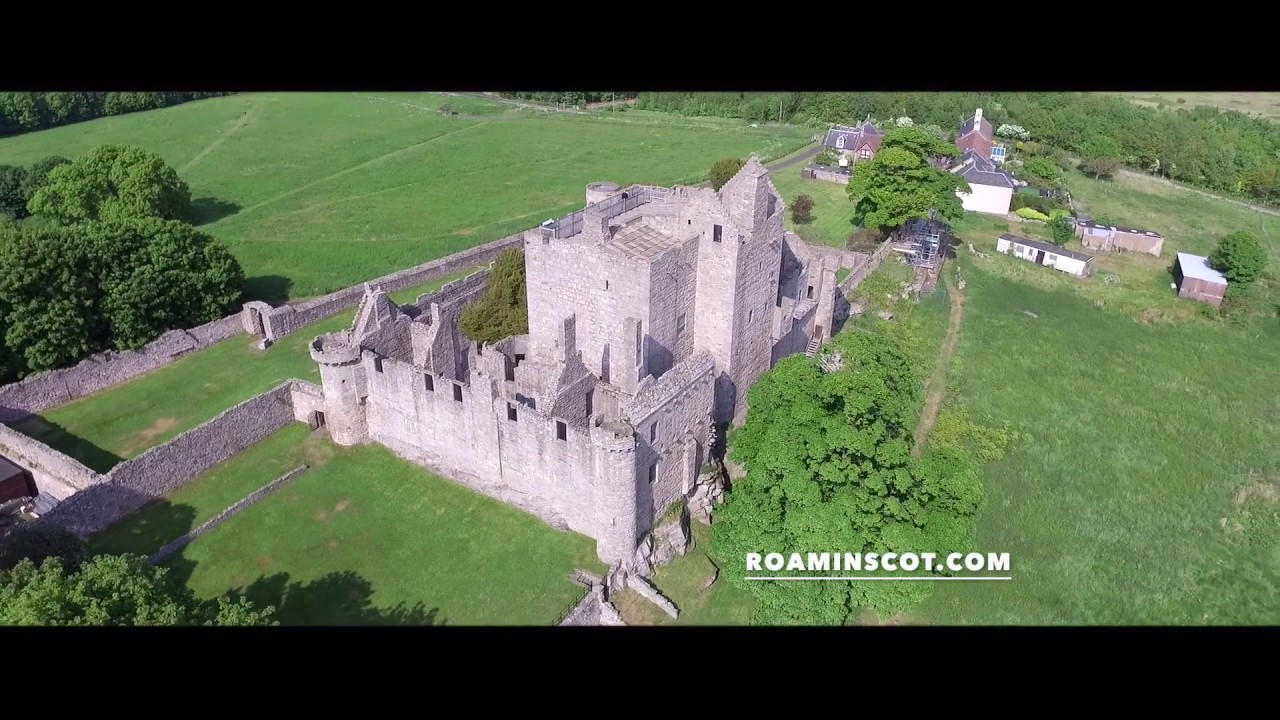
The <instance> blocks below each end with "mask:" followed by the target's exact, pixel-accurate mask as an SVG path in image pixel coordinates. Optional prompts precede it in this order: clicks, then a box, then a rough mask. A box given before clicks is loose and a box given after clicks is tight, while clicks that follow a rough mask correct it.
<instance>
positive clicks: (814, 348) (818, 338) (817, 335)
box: [804, 327, 823, 357]
mask: <svg viewBox="0 0 1280 720" xmlns="http://www.w3.org/2000/svg"><path fill="white" fill-rule="evenodd" d="M822 336H823V330H822V328H821V327H818V328H816V329H815V331H814V333H813V338H812V339H811V340H809V347H807V348H805V351H804V355H805V357H813V356H814V355H817V354H818V349H819V348H821V347H822Z"/></svg>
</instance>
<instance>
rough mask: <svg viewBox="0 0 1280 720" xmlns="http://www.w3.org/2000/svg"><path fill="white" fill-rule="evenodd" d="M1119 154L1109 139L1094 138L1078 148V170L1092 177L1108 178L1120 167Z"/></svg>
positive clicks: (1114, 144) (1112, 141)
mask: <svg viewBox="0 0 1280 720" xmlns="http://www.w3.org/2000/svg"><path fill="white" fill-rule="evenodd" d="M1120 152H1121V151H1120V146H1119V145H1117V144H1116V142H1115V141H1114V140H1112V139H1111V138H1109V137H1104V136H1101V135H1099V136H1097V137H1094V138H1093V139H1091V140H1089V142H1087V143H1085V144H1084V145H1082V146H1081V147H1080V170H1081V171H1083V172H1085V173H1087V174H1089V175H1093V176H1094V177H1109V176H1111V175H1112V174H1114V173H1115V171H1116V170H1117V169H1119V167H1120Z"/></svg>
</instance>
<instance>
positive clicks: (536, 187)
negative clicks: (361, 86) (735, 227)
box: [0, 93, 810, 302]
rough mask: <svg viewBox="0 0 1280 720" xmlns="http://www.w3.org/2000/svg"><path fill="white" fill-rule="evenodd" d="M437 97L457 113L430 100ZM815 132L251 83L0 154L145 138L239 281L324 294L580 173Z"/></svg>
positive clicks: (71, 150)
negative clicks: (286, 89)
mask: <svg viewBox="0 0 1280 720" xmlns="http://www.w3.org/2000/svg"><path fill="white" fill-rule="evenodd" d="M445 104H448V105H449V106H451V107H452V108H453V110H454V112H456V113H457V114H456V115H450V116H446V115H443V114H441V112H440V111H439V109H440V107H441V106H442V105H445ZM809 134H810V133H809V131H808V130H806V129H804V128H797V127H786V126H765V127H759V128H752V127H749V126H748V125H747V124H746V123H742V122H740V121H730V120H722V119H712V118H688V119H685V118H677V117H674V116H668V115H665V114H661V113H652V112H645V111H637V110H628V111H627V112H620V113H619V112H600V113H595V114H581V115H577V114H547V113H541V112H533V111H522V110H516V109H513V108H511V107H510V106H507V105H500V104H497V103H488V102H486V101H483V100H478V99H471V98H462V97H449V96H445V95H437V94H433V93H371V94H362V93H252V94H244V95H233V96H229V97H221V98H211V99H207V100H200V101H196V102H191V103H186V104H183V105H178V106H175V107H170V108H165V109H162V110H154V111H150V112H143V113H133V114H129V115H123V116H118V117H110V118H103V119H99V120H93V121H89V122H84V123H77V124H74V125H69V126H66V127H60V128H54V129H50V130H45V131H41V132H35V133H29V134H25V135H19V136H16V137H13V138H7V139H3V140H0V164H26V163H30V162H33V161H35V160H38V159H40V158H43V157H45V156H48V155H51V154H60V155H64V156H68V157H74V156H76V155H78V154H80V153H83V152H85V151H87V150H89V149H91V148H93V147H94V146H96V145H99V144H103V143H128V144H134V145H139V146H141V147H144V148H146V149H148V150H152V151H154V152H156V153H158V154H159V155H160V156H161V157H163V158H164V159H165V160H166V161H167V162H169V163H170V164H171V165H173V166H174V167H175V168H177V169H178V172H179V174H180V175H181V177H182V178H183V179H184V180H185V181H186V182H187V183H188V184H189V185H190V187H191V192H192V197H193V199H194V202H195V204H196V207H197V210H198V212H199V213H200V215H201V218H202V220H201V222H202V227H203V229H204V230H206V231H207V232H209V233H210V234H212V235H213V236H214V237H216V238H218V239H220V240H222V241H223V242H225V243H227V245H228V246H229V247H230V248H231V250H232V252H233V253H234V254H235V255H236V257H237V258H238V259H239V260H240V262H241V264H242V265H243V267H244V269H245V274H246V277H247V278H248V295H249V296H250V297H251V298H255V299H264V300H268V301H270V302H280V301H282V300H285V299H297V298H300V297H309V296H314V295H320V294H323V293H326V292H330V291H333V290H337V289H339V288H342V287H346V286H349V285H352V284H354V283H357V282H360V281H363V280H367V279H370V278H374V277H378V276H380V275H384V274H386V273H388V272H392V271H394V270H398V269H401V268H405V267H409V266H412V265H417V264H420V263H423V262H426V261H428V260H432V259H434V258H437V257H441V256H443V255H448V254H450V253H454V252H457V251H459V250H464V249H466V248H468V247H471V246H474V245H477V244H480V243H483V242H488V241H490V240H495V239H497V238H500V237H502V236H504V235H508V234H510V233H512V232H515V231H517V230H520V229H522V228H527V227H531V226H533V225H536V224H538V223H539V222H540V221H542V220H544V219H546V218H548V217H555V216H557V215H559V214H563V213H566V212H571V211H573V210H575V209H578V208H580V207H582V205H583V204H584V203H585V189H584V188H585V186H586V184H587V183H589V182H592V181H596V180H612V181H615V182H619V183H623V184H626V183H633V182H639V183H659V184H671V183H675V182H690V181H694V180H699V179H701V178H702V177H703V176H705V173H706V172H707V170H708V169H709V168H710V167H711V164H712V163H714V162H715V161H716V160H718V159H719V158H722V157H727V156H743V157H745V156H746V155H748V154H750V153H753V152H754V153H757V154H759V155H761V156H762V157H763V158H764V159H772V158H776V157H780V156H782V155H784V154H786V153H788V152H791V151H793V150H795V149H796V148H798V147H800V146H801V145H803V144H805V143H806V142H807V141H808V139H809Z"/></svg>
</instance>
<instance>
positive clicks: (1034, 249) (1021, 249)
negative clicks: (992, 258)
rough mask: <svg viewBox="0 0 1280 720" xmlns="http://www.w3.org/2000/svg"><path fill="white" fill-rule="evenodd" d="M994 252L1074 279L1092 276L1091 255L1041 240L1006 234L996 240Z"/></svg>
mask: <svg viewBox="0 0 1280 720" xmlns="http://www.w3.org/2000/svg"><path fill="white" fill-rule="evenodd" d="M996 250H999V251H1000V252H1002V253H1004V254H1006V255H1013V256H1014V257H1017V258H1022V259H1023V260H1029V261H1031V262H1033V263H1035V264H1037V265H1044V266H1045V267H1051V268H1053V269H1055V270H1061V271H1062V272H1064V273H1067V274H1068V275H1075V276H1076V277H1088V276H1090V275H1092V274H1093V256H1092V255H1085V254H1084V253H1078V252H1072V251H1070V250H1067V249H1065V248H1062V247H1059V246H1057V245H1054V244H1053V243H1047V242H1045V241H1043V240H1031V239H1028V238H1024V237H1019V236H1017V235H1010V234H1008V233H1006V234H1004V235H1001V236H1000V237H999V238H998V239H997V240H996Z"/></svg>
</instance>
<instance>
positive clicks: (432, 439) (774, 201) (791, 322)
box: [268, 158, 856, 582]
mask: <svg viewBox="0 0 1280 720" xmlns="http://www.w3.org/2000/svg"><path fill="white" fill-rule="evenodd" d="M589 192H590V195H589V197H588V202H589V204H588V205H587V207H586V208H585V209H584V210H581V211H579V212H576V213H572V214H570V215H567V216H565V217H563V218H560V219H558V220H556V221H553V222H548V223H545V224H544V225H543V226H540V227H539V228H537V229H534V230H530V231H527V232H525V233H524V234H523V239H522V242H523V247H524V254H525V267H526V287H527V293H528V297H527V301H528V308H529V332H528V334H527V335H520V336H516V337H509V338H505V339H502V340H500V341H498V342H494V343H491V344H487V345H484V346H477V345H476V343H474V342H472V341H471V340H470V339H469V338H467V337H466V336H465V335H464V334H463V333H462V332H461V330H460V329H459V327H458V321H459V318H460V316H461V313H462V310H463V309H464V308H465V307H466V306H467V305H468V304H469V303H471V302H474V301H475V299H476V298H478V297H479V296H480V294H481V293H482V292H483V290H484V288H485V286H486V284H487V282H488V273H487V272H485V273H477V274H476V275H473V276H471V277H469V278H466V279H465V280H463V281H460V282H458V283H455V284H451V286H448V287H446V288H444V289H443V290H442V291H441V292H440V293H435V294H432V295H430V296H426V297H424V298H421V299H419V301H418V302H417V303H414V304H412V305H407V306H403V307H401V306H397V305H396V304H395V303H393V302H391V301H390V299H389V298H388V297H387V295H386V290H387V288H386V287H383V286H380V285H379V284H377V283H370V284H368V285H366V286H364V287H363V288H362V289H361V293H362V299H361V301H360V302H361V304H360V310H359V311H358V313H357V320H356V322H355V323H354V324H353V326H352V327H351V328H349V329H348V330H345V331H342V332H338V333H332V334H329V335H325V336H321V337H319V338H316V339H315V341H314V342H313V344H312V357H313V358H314V359H315V360H316V362H317V363H318V364H319V365H320V375H321V393H320V394H321V395H322V398H317V397H316V396H315V393H314V392H313V391H312V390H309V389H307V388H306V387H305V386H302V385H298V386H296V389H295V390H294V391H293V407H294V412H295V417H296V418H298V419H304V418H306V419H307V421H308V422H310V423H311V424H312V425H313V427H314V426H318V425H319V424H320V419H319V418H320V415H321V414H323V418H324V420H323V422H324V424H325V425H326V426H327V427H328V429H329V432H330V437H331V438H332V439H333V440H334V441H335V442H337V443H339V444H344V445H351V444H358V443H365V442H376V443H379V444H382V445H384V446H386V447H388V448H390V449H391V450H392V451H394V452H396V453H397V454H399V455H401V456H402V457H405V458H408V459H410V460H412V461H414V462H418V463H420V464H423V465H426V466H428V467H431V468H433V469H435V470H436V471H438V472H442V473H444V474H446V475H449V476H451V477H453V478H455V479H457V480H459V481H460V482H463V483H464V484H467V485H468V486H470V487H472V488H474V489H476V490H478V491H480V492H483V493H485V494H488V495H491V496H493V497H497V498H500V499H502V500H503V501H505V502H509V503H511V504H513V505H516V506H518V507H521V508H523V509H525V510H527V511H529V512H531V513H533V514H535V515H537V516H538V517H541V518H543V519H544V520H545V521H546V522H548V523H549V524H551V525H552V526H553V527H558V528H568V529H572V530H575V531H577V532H580V533H583V534H585V535H587V536H589V537H592V538H594V539H595V540H596V541H597V548H596V549H597V554H598V555H599V557H600V558H601V559H602V560H604V561H605V562H607V563H609V564H610V565H613V566H616V567H619V568H626V571H627V572H632V573H633V574H636V575H638V576H644V575H647V574H648V573H649V572H651V571H652V567H653V564H654V563H655V562H659V563H660V562H665V561H668V560H670V559H671V558H672V557H675V556H676V555H678V554H680V553H681V552H684V551H685V550H686V549H687V547H688V516H687V515H682V517H684V521H683V523H684V524H683V526H681V527H677V528H676V529H675V530H674V531H673V529H672V528H670V527H664V528H662V529H660V530H659V531H656V532H655V529H654V523H655V521H656V520H657V519H658V518H660V517H661V516H662V515H663V513H665V512H666V510H667V509H668V508H669V507H671V506H672V505H673V504H675V503H679V502H683V501H688V500H691V499H696V500H697V502H698V509H699V511H704V510H705V509H706V508H709V507H710V505H711V504H713V503H714V502H715V501H716V500H718V498H719V497H720V490H719V489H718V487H717V488H707V487H704V485H705V483H706V482H710V481H712V479H711V478H710V477H707V476H704V475H703V474H701V472H700V470H701V468H702V467H703V466H704V465H705V464H707V463H708V462H709V461H711V460H712V455H711V451H712V439H713V434H712V433H713V431H714V429H715V427H716V424H717V423H720V424H724V423H729V422H733V421H741V419H742V418H743V416H744V415H745V412H746V404H747V390H748V389H749V388H750V386H751V384H752V383H754V382H755V381H756V380H757V379H758V378H759V377H760V375H761V374H763V373H764V372H765V371H766V370H768V369H769V367H771V366H772V364H773V362H774V361H775V360H776V359H777V358H778V357H781V356H782V354H781V353H783V352H784V351H785V353H786V354H790V353H794V352H804V351H805V348H806V346H807V345H808V343H809V342H810V340H811V339H812V338H813V337H814V336H815V333H820V332H822V331H823V330H826V331H827V332H829V328H830V326H831V317H830V316H831V312H832V306H833V302H832V296H833V294H834V291H835V282H834V275H835V271H836V269H837V268H838V267H840V266H841V265H842V263H845V262H848V261H849V258H846V256H845V255H843V254H842V252H843V251H838V250H831V251H823V250H821V249H816V248H812V247H811V246H808V245H807V244H805V243H803V241H801V240H800V239H799V238H796V237H794V236H791V237H788V236H787V234H786V232H785V230H784V228H783V218H784V216H785V209H786V208H785V204H784V203H783V201H782V198H781V196H780V195H779V194H778V192H777V189H776V188H774V187H773V183H772V182H771V181H770V180H769V175H768V172H767V171H766V170H765V169H764V167H763V166H762V165H761V164H760V162H759V161H758V160H757V159H755V158H752V159H751V160H750V161H749V162H747V163H746V164H745V165H744V166H743V168H742V170H741V171H740V172H738V174H737V175H735V176H734V177H733V178H732V179H731V180H730V181H729V182H728V183H726V184H725V186H724V187H723V188H722V189H721V190H720V191H719V192H716V191H714V190H711V189H710V188H691V187H675V188H659V187H651V186H640V185H632V186H629V187H626V188H621V187H618V186H616V185H612V184H609V183H593V184H592V185H591V187H590V191H589ZM850 257H852V258H853V259H856V254H854V255H851V256H850ZM784 280H785V281H786V283H785V284H784ZM810 285H813V286H814V287H812V288H811V287H810ZM784 320H785V321H784ZM269 322H270V321H268V324H269ZM784 326H785V333H783V332H780V330H782V329H783V328H784ZM625 576H626V574H625V572H624V573H623V574H622V575H620V576H619V577H620V578H625ZM623 581H624V582H625V580H623Z"/></svg>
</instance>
